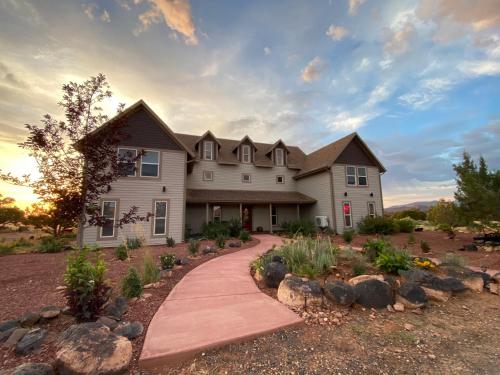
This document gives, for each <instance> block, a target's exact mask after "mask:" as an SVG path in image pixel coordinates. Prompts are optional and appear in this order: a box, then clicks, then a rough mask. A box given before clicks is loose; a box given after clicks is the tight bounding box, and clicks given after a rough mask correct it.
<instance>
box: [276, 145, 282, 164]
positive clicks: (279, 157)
mask: <svg viewBox="0 0 500 375" xmlns="http://www.w3.org/2000/svg"><path fill="white" fill-rule="evenodd" d="M276 165H278V166H281V165H283V149H281V148H277V149H276Z"/></svg>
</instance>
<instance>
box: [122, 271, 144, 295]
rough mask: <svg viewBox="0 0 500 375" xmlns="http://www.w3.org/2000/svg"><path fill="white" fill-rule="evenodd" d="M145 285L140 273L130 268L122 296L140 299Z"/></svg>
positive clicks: (125, 278) (124, 281) (124, 279)
mask: <svg viewBox="0 0 500 375" xmlns="http://www.w3.org/2000/svg"><path fill="white" fill-rule="evenodd" d="M142 288H143V284H142V281H141V278H140V276H139V273H138V272H137V270H136V269H135V268H134V267H130V268H129V269H128V271H127V274H126V275H125V277H124V278H123V281H122V294H123V296H124V297H126V298H134V297H140V296H141V294H142Z"/></svg>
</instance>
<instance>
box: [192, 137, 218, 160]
mask: <svg viewBox="0 0 500 375" xmlns="http://www.w3.org/2000/svg"><path fill="white" fill-rule="evenodd" d="M221 146H222V145H221V143H220V142H219V141H218V140H217V138H216V137H215V136H214V135H213V134H212V132H211V131H210V130H208V131H207V132H206V133H205V134H203V135H202V136H201V137H200V139H199V141H198V142H196V144H195V149H196V152H197V153H198V157H199V158H200V159H201V160H217V158H218V156H219V149H220V147H221Z"/></svg>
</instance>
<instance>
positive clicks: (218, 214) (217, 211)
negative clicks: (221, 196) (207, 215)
mask: <svg viewBox="0 0 500 375" xmlns="http://www.w3.org/2000/svg"><path fill="white" fill-rule="evenodd" d="M213 220H214V223H220V222H221V220H222V207H221V206H214V208H213Z"/></svg>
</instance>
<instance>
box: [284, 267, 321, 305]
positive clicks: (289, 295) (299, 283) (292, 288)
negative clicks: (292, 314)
mask: <svg viewBox="0 0 500 375" xmlns="http://www.w3.org/2000/svg"><path fill="white" fill-rule="evenodd" d="M278 264H280V263H278ZM277 297H278V301H280V302H281V303H283V304H285V305H287V306H291V307H307V306H312V305H321V303H322V302H323V292H322V291H321V287H320V285H319V283H318V282H317V281H312V280H307V279H305V280H304V279H301V278H300V277H297V276H288V277H286V278H285V279H284V280H283V281H282V282H281V283H280V284H279V288H278V295H277Z"/></svg>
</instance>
